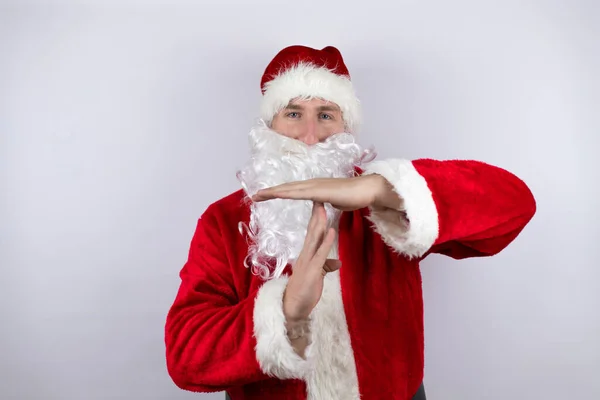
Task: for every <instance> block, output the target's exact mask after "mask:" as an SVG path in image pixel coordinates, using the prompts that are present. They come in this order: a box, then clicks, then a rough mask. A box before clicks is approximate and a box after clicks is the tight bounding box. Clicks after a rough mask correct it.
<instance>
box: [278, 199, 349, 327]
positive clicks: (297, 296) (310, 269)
mask: <svg viewBox="0 0 600 400" xmlns="http://www.w3.org/2000/svg"><path fill="white" fill-rule="evenodd" d="M326 228H327V213H326V212H325V207H324V206H323V204H322V203H317V202H315V203H314V204H313V209H312V215H311V218H310V221H309V223H308V230H307V232H306V238H305V240H304V247H303V248H302V251H301V252H300V255H299V256H298V259H297V260H296V263H295V264H294V267H293V271H292V276H291V277H290V279H289V281H288V284H287V288H286V290H285V293H284V296H283V313H284V315H285V317H286V320H287V323H288V324H289V325H294V324H299V323H302V322H303V321H306V320H307V319H308V317H309V315H310V313H311V311H312V310H313V309H314V308H315V306H316V305H317V303H318V302H319V300H320V298H321V294H322V292H323V279H324V277H325V274H326V273H327V272H333V271H336V270H338V269H339V268H340V267H341V266H342V265H341V262H340V261H339V260H331V259H327V256H328V254H329V251H330V250H331V248H332V246H333V244H334V242H335V235H336V232H335V229H333V228H330V229H329V230H327V232H326Z"/></svg>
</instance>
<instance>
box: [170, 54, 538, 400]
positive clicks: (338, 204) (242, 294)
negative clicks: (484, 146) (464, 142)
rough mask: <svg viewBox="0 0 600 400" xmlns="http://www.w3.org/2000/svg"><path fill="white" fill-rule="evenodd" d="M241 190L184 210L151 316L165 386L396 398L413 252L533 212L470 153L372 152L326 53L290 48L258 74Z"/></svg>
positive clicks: (411, 334) (492, 230)
mask: <svg viewBox="0 0 600 400" xmlns="http://www.w3.org/2000/svg"><path fill="white" fill-rule="evenodd" d="M261 90H262V93H263V99H262V104H261V117H262V121H263V122H262V123H261V124H258V125H257V126H256V127H255V128H254V129H253V130H252V131H251V134H250V144H251V150H252V151H251V158H250V161H249V162H248V163H247V164H246V165H245V166H244V167H243V168H242V169H241V170H240V171H239V173H238V178H239V180H240V182H241V184H242V189H241V190H239V191H237V192H235V193H233V194H231V195H229V196H227V197H224V198H222V199H220V200H219V201H217V202H215V203H213V204H212V205H210V206H209V207H208V208H207V210H206V211H205V212H204V213H203V215H202V216H201V218H200V219H199V221H198V225H197V229H196V232H195V234H194V237H193V239H192V243H191V248H190V252H189V258H188V261H187V263H186V264H185V266H184V267H183V269H182V271H181V274H180V276H181V286H180V288H179V292H178V294H177V297H176V299H175V302H174V304H173V306H172V308H171V310H170V312H169V314H168V317H167V323H166V347H167V366H168V371H169V374H170V376H171V377H172V379H173V381H174V382H175V383H176V384H177V385H178V386H179V387H181V388H183V389H186V390H191V391H197V392H211V391H223V390H226V391H227V392H228V394H229V396H231V398H232V399H233V400H245V399H261V400H269V399H315V400H316V399H323V400H325V399H326V400H336V399H340V400H355V399H359V398H360V399H363V400H375V399H398V400H409V399H411V398H413V396H416V393H417V392H418V391H419V389H420V388H421V389H422V380H423V369H424V334H423V300H422V292H421V276H420V271H419V262H420V261H421V260H422V259H423V258H425V257H426V256H427V255H429V254H432V253H437V254H443V255H447V256H449V257H452V258H455V259H462V258H466V257H482V256H492V255H495V254H497V253H498V252H500V251H501V250H502V249H504V248H505V247H506V246H508V245H509V244H510V243H511V242H512V241H513V240H514V239H515V238H516V237H517V235H518V234H519V233H520V232H521V231H522V229H523V228H524V227H525V225H526V224H527V223H528V222H529V221H530V219H531V218H532V217H533V215H534V213H535V210H536V204H535V200H534V198H533V196H532V194H531V192H530V191H529V189H528V188H527V186H526V185H525V184H524V183H523V182H522V181H521V180H520V179H519V178H517V177H516V176H514V175H513V174H511V173H509V172H507V171H505V170H503V169H501V168H498V167H494V166H491V165H488V164H485V163H482V162H477V161H460V160H452V161H437V160H430V159H421V160H414V161H408V160H402V159H389V160H378V161H373V160H372V158H373V155H372V154H371V153H370V152H368V151H365V150H363V149H361V148H360V146H359V145H358V144H356V142H355V134H356V132H357V130H358V127H359V124H360V103H359V102H358V100H357V98H356V96H355V94H354V90H353V88H352V83H351V81H350V77H349V73H348V70H347V68H346V66H345V64H344V61H343V59H342V56H341V54H340V52H339V51H338V50H337V49H335V48H333V47H326V48H324V49H322V50H317V49H311V48H308V47H304V46H291V47H288V48H286V49H283V50H282V51H281V52H280V53H278V54H277V55H276V56H275V58H274V59H273V60H272V61H271V63H270V64H269V65H268V66H267V68H266V70H265V73H264V75H263V78H262V81H261Z"/></svg>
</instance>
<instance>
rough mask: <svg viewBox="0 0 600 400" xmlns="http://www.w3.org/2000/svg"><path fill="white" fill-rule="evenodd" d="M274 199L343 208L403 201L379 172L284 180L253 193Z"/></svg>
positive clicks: (259, 198)
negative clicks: (326, 204)
mask: <svg viewBox="0 0 600 400" xmlns="http://www.w3.org/2000/svg"><path fill="white" fill-rule="evenodd" d="M271 199H294V200H312V201H314V202H318V203H329V204H331V205H332V206H333V207H335V208H337V209H339V210H342V211H354V210H358V209H361V208H364V207H369V206H373V207H381V208H393V209H398V208H399V207H400V202H401V200H400V197H399V196H398V195H396V194H395V192H394V191H393V189H392V187H391V185H390V184H389V183H388V181H387V180H386V179H385V178H383V177H382V176H381V175H377V174H373V175H361V176H357V177H351V178H316V179H309V180H306V181H298V182H290V183H284V184H282V185H278V186H273V187H270V188H267V189H262V190H259V191H258V192H257V193H256V194H255V195H254V196H252V200H253V201H256V202H260V201H266V200H271Z"/></svg>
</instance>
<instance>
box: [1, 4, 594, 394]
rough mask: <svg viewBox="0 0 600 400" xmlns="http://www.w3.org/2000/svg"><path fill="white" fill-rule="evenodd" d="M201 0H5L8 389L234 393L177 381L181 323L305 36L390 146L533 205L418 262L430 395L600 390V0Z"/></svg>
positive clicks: (4, 333) (367, 129) (384, 147)
mask: <svg viewBox="0 0 600 400" xmlns="http://www.w3.org/2000/svg"><path fill="white" fill-rule="evenodd" d="M17 3H18V4H19V6H17V5H16V4H17ZM40 3H41V2H40ZM97 3H98V4H99V0H98V2H97ZM167 3H168V4H167ZM193 3H194V2H191V1H189V2H187V3H184V2H167V1H164V2H162V3H161V2H131V1H130V2H127V1H119V2H116V1H115V2H113V4H111V3H110V2H108V3H107V2H104V6H102V7H100V6H98V5H97V4H96V5H95V4H94V2H91V1H88V2H86V3H85V5H79V6H77V5H76V3H75V2H63V3H62V5H60V6H58V5H55V6H52V7H51V6H48V4H49V2H45V3H44V4H46V5H45V6H40V5H35V2H31V1H16V0H15V1H14V4H10V3H6V2H5V3H3V5H2V6H0V132H1V142H0V150H1V153H0V155H1V168H2V169H1V172H2V174H1V181H0V184H1V185H2V186H1V193H2V196H1V198H0V200H1V203H0V205H1V207H2V208H1V215H0V217H1V219H0V221H1V225H0V267H1V271H2V275H1V276H2V278H1V280H0V313H1V314H0V320H1V321H2V326H1V327H0V335H1V336H0V398H2V399H48V400H50V399H60V400H80V399H133V398H135V399H165V400H167V399H169V400H172V399H186V398H190V399H191V398H195V399H222V398H223V394H212V395H199V394H193V393H187V392H184V391H181V390H179V389H178V388H176V387H175V386H174V385H173V384H172V382H171V381H170V379H169V377H168V375H167V372H166V369H165V361H164V344H163V327H164V318H165V315H166V312H167V310H168V308H169V306H170V304H171V302H172V301H173V299H174V296H175V292H176V290H177V287H178V284H179V277H178V273H179V270H180V268H181V267H182V266H183V263H184V261H185V259H186V255H187V249H188V245H189V240H190V239H191V235H192V233H193V229H194V227H195V223H196V219H197V218H198V217H199V215H200V214H201V213H202V211H203V210H204V209H205V207H206V206H207V205H208V204H209V203H211V202H212V201H214V200H216V199H218V198H220V197H221V196H224V195H226V194H228V193H229V192H231V191H233V190H236V189H237V188H238V185H237V181H236V179H235V171H236V168H237V167H239V166H240V165H241V163H242V162H243V161H244V159H245V157H246V151H247V147H246V134H247V132H248V128H249V127H250V124H251V123H252V122H253V119H254V118H255V117H256V116H257V111H258V99H259V96H260V94H259V81H260V75H261V74H262V72H263V69H264V67H265V66H266V64H267V62H268V61H269V60H270V59H271V57H273V56H274V55H275V53H276V52H277V51H278V50H280V49H281V48H283V47H285V46H288V45H291V44H305V45H309V46H314V47H324V46H326V45H335V46H338V47H339V48H340V49H341V51H342V53H343V54H344V56H345V59H346V62H347V64H348V66H349V68H350V71H351V73H352V76H353V79H354V81H355V84H356V87H357V90H358V93H359V95H360V97H361V99H362V101H363V103H364V108H365V118H366V122H365V126H364V130H363V134H362V136H361V143H362V144H364V145H370V144H374V145H375V146H376V148H377V149H378V150H379V155H380V157H390V156H393V157H409V158H417V157H433V158H445V159H447V158H475V159H480V160H483V161H487V162H490V163H493V164H496V165H499V166H502V167H505V168H507V169H509V170H511V171H512V172H514V173H516V174H517V175H519V176H520V177H522V178H523V179H524V180H525V181H526V182H527V183H528V184H529V185H530V187H531V189H532V191H533V193H534V194H535V196H536V198H537V201H538V213H537V215H536V216H535V217H534V219H533V220H532V222H531V224H530V225H529V226H528V227H527V228H526V229H525V231H523V233H522V234H521V236H520V237H519V238H518V239H517V241H516V242H514V243H513V244H512V245H511V246H510V247H509V248H508V249H506V250H505V251H504V252H503V253H501V254H500V255H498V256H497V257H494V258H489V259H476V260H466V261H452V260H450V259H447V258H443V257H441V256H435V257H431V258H430V259H428V260H427V261H426V262H425V263H424V264H423V274H424V290H425V303H426V304H425V305H426V310H425V318H426V364H427V365H426V387H427V392H428V397H429V398H430V399H432V400H454V399H456V400H481V399H491V400H506V399H545V400H554V399H556V400H559V399H566V398H568V399H579V398H581V399H584V398H585V399H592V398H600V379H598V374H599V373H600V344H599V341H600V312H599V307H600V295H599V289H600V283H599V282H600V257H599V256H598V253H597V252H596V251H595V250H597V249H598V239H600V234H599V233H600V232H599V229H598V222H599V221H600V212H599V211H598V205H599V202H598V196H599V195H600V193H599V192H598V186H599V185H598V183H599V182H600V176H599V175H600V173H599V171H600V165H599V162H598V161H596V160H594V158H593V157H594V156H595V153H597V152H598V149H599V148H600V139H598V134H599V133H600V129H599V128H600V121H599V117H598V116H599V115H600V97H599V89H600V88H599V85H598V72H597V71H599V70H600V61H599V49H600V41H599V39H598V38H599V37H600V28H599V26H600V18H599V14H600V12H599V11H600V8H599V6H598V2H596V1H594V0H589V1H587V2H586V1H573V0H571V1H569V2H567V1H542V0H539V1H524V0H519V1H506V0H505V1H503V2H494V3H492V2H483V1H475V0H474V1H464V0H455V1H452V2H448V1H435V2H434V1H430V2H416V1H391V0H390V1H388V2H382V1H374V0H373V1H369V2H356V4H355V5H351V4H349V2H347V1H342V0H336V1H329V2H325V3H326V4H320V2H310V1H303V2H291V3H286V2H281V1H273V2H269V1H266V0H262V1H252V2H251V4H248V3H249V2H241V1H239V2H237V3H233V2H230V1H223V0H219V1H216V0H215V1H214V2H202V4H201V5H195V6H192V5H191V4H193ZM211 3H214V4H211ZM56 4H58V3H56ZM82 4H84V3H82ZM117 4H118V5H117Z"/></svg>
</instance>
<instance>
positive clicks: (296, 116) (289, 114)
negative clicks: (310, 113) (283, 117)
mask: <svg viewBox="0 0 600 400" xmlns="http://www.w3.org/2000/svg"><path fill="white" fill-rule="evenodd" d="M287 116H288V117H291V118H298V117H299V116H300V114H298V113H297V112H294V111H292V112H290V113H288V115H287Z"/></svg>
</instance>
